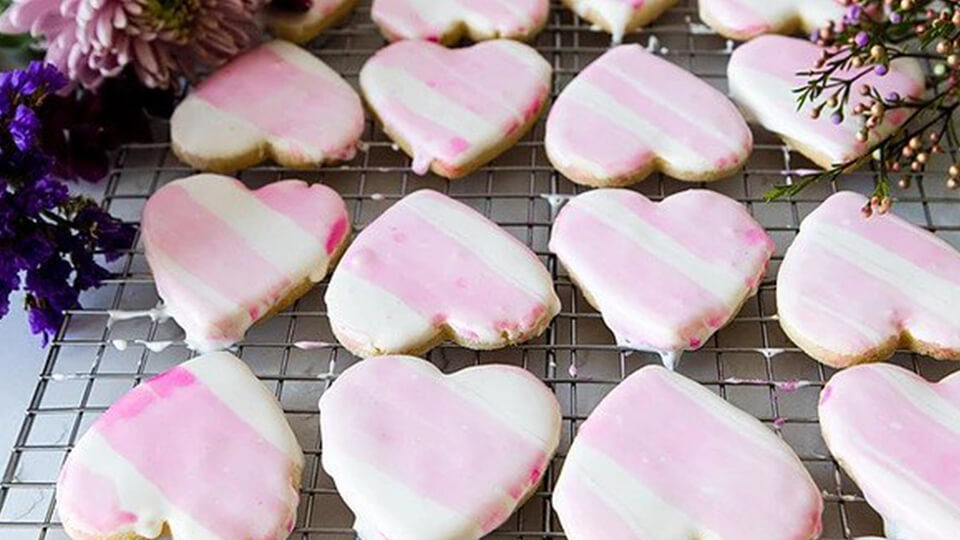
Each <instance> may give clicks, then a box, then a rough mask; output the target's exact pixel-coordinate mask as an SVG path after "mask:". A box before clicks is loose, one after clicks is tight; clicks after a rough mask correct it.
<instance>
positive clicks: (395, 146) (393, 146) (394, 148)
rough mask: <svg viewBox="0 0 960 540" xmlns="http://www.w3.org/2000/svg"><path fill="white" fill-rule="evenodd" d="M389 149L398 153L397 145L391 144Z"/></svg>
mask: <svg viewBox="0 0 960 540" xmlns="http://www.w3.org/2000/svg"><path fill="white" fill-rule="evenodd" d="M390 148H392V149H393V151H394V152H399V151H400V145H399V144H397V143H393V144H391V145H390Z"/></svg>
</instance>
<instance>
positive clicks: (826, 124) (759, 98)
mask: <svg viewBox="0 0 960 540" xmlns="http://www.w3.org/2000/svg"><path fill="white" fill-rule="evenodd" d="M820 53H821V49H820V47H818V46H817V45H815V44H814V43H811V42H810V41H808V40H805V39H798V38H790V37H784V36H773V35H767V36H760V37H758V38H756V39H753V40H751V41H749V42H747V43H745V44H744V45H741V46H740V47H737V49H736V50H734V52H733V55H732V56H731V57H730V64H729V65H728V66H727V79H728V80H729V84H730V94H731V96H732V97H733V100H734V101H735V102H736V103H737V104H738V105H739V106H740V108H741V109H742V110H743V111H744V113H745V114H746V115H747V117H748V118H749V119H750V120H751V121H753V122H756V123H758V124H760V125H761V126H763V127H764V128H766V129H768V130H770V131H772V132H774V133H776V134H777V135H779V136H780V138H782V139H783V140H784V141H786V142H787V143H788V144H789V145H790V146H791V147H793V149H794V150H797V151H798V152H800V153H801V154H803V155H805V156H807V157H808V158H810V160H812V161H813V162H814V163H816V164H817V165H819V166H821V167H823V168H825V169H829V168H832V167H833V166H835V165H839V164H846V163H847V162H850V161H853V160H856V159H857V158H860V157H863V156H864V155H865V154H866V153H867V150H869V149H870V148H873V146H874V145H875V144H876V143H877V142H879V141H880V140H882V139H885V138H887V137H888V136H890V135H891V134H892V133H893V132H894V131H896V129H897V128H898V127H899V126H901V125H903V123H904V122H905V121H906V120H907V118H908V117H909V114H910V111H909V110H908V109H903V108H901V109H889V110H887V111H886V113H885V114H884V117H883V121H882V122H880V124H879V125H878V126H877V127H876V128H875V129H872V130H870V133H869V136H868V137H867V140H865V141H861V140H859V139H858V138H857V132H858V131H860V128H861V127H862V124H863V121H862V116H859V115H857V114H854V112H853V109H854V108H855V107H856V106H857V105H859V104H865V103H866V102H867V99H868V98H867V97H866V96H863V95H861V94H860V91H859V90H860V87H861V86H863V85H869V86H871V87H874V88H875V89H876V90H877V92H879V93H880V95H881V96H882V97H883V98H884V99H889V98H890V96H891V95H893V94H895V95H896V96H897V97H899V98H903V99H919V98H920V97H922V96H923V92H924V80H925V79H924V74H923V70H922V69H921V67H920V64H919V63H918V62H917V61H916V60H915V59H913V58H898V59H896V60H894V61H893V62H891V63H890V68H889V72H887V73H886V74H885V75H882V76H881V75H878V74H877V73H876V72H875V66H866V67H862V68H851V69H849V70H839V71H838V72H836V73H835V74H834V77H835V78H837V79H849V78H852V77H857V82H856V85H855V86H856V88H855V90H856V91H855V92H853V93H852V95H851V97H850V100H849V102H848V104H847V105H846V106H845V108H844V111H843V115H842V118H840V117H837V118H836V120H839V123H835V122H834V118H833V117H832V113H833V111H832V109H827V110H826V111H825V112H824V114H822V115H821V116H820V117H819V118H813V117H812V115H811V111H812V110H813V107H815V106H819V105H821V104H822V103H824V101H825V99H826V97H824V99H821V100H817V101H812V100H808V101H807V103H806V104H805V105H804V106H803V108H802V109H800V110H797V93H796V89H797V88H800V87H803V86H804V85H806V83H807V81H808V79H809V77H808V76H807V75H804V74H803V73H804V72H809V71H810V70H812V69H814V68H815V67H816V62H817V60H818V59H819V58H820Z"/></svg>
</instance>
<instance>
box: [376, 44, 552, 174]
mask: <svg viewBox="0 0 960 540" xmlns="http://www.w3.org/2000/svg"><path fill="white" fill-rule="evenodd" d="M534 66H536V67H534ZM407 78H412V79H415V80H416V81H419V83H420V85H422V87H421V88H419V89H414V88H412V87H411V88H410V89H409V91H406V89H407V88H408V85H409V84H411V83H410V82H408V81H406V80H405V79H407ZM360 81H361V86H362V87H363V90H364V95H365V96H366V99H367V101H368V102H369V104H370V106H371V108H372V109H373V110H375V111H376V113H377V116H378V117H379V118H380V120H381V121H382V122H383V123H384V125H385V126H386V127H387V129H388V131H390V132H391V133H393V134H395V135H396V136H398V137H399V138H400V139H402V140H404V141H406V142H407V144H408V145H409V146H410V147H412V149H413V154H414V170H415V172H417V173H418V174H424V173H426V171H427V169H428V167H429V166H430V163H431V161H433V160H437V161H439V162H440V163H441V164H443V166H444V167H445V168H447V169H451V170H456V169H458V168H459V167H462V166H463V165H465V164H466V163H467V162H470V161H473V160H475V159H476V158H477V157H478V156H479V154H482V153H483V152H484V151H485V150H489V149H491V148H493V147H495V146H497V145H498V144H499V143H500V142H501V141H502V140H503V138H505V137H507V136H509V135H510V134H511V133H513V132H515V131H516V130H517V129H519V128H520V127H522V126H525V125H527V124H529V123H530V122H532V121H533V120H534V119H535V117H536V115H537V114H538V113H539V112H540V109H541V107H542V105H543V103H544V102H545V101H546V99H547V98H548V97H549V90H550V67H549V65H547V64H546V62H545V61H544V60H543V59H542V58H541V57H540V56H539V55H538V54H537V53H536V52H535V51H533V49H530V48H529V47H526V46H524V45H521V44H518V43H514V42H509V41H492V42H486V43H481V44H478V45H474V46H472V47H469V48H465V49H455V50H451V49H446V48H444V47H441V46H439V45H436V44H433V43H427V42H422V41H405V42H400V43H395V44H393V45H390V46H388V47H386V48H384V49H381V50H380V51H378V52H377V54H375V55H374V56H373V58H371V59H370V60H369V61H368V62H367V63H366V64H365V65H364V67H363V70H362V72H361V75H360ZM434 92H435V93H436V94H438V95H439V97H438V96H436V95H434V94H433V93H434ZM464 117H468V118H472V119H473V121H474V122H480V123H482V124H484V126H483V128H482V132H479V133H478V132H475V131H472V130H471V129H470V126H468V125H460V124H458V123H457V122H458V119H462V118H464Z"/></svg>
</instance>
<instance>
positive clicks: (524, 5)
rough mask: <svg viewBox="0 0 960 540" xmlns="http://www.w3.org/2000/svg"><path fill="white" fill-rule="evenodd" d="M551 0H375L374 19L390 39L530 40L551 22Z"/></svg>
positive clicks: (455, 40) (372, 11) (372, 14)
mask: <svg viewBox="0 0 960 540" xmlns="http://www.w3.org/2000/svg"><path fill="white" fill-rule="evenodd" d="M549 12H550V2H549V0H470V1H469V2H464V1H463V0H374V2H373V7H372V8H371V10H370V16H371V17H372V18H373V22H375V23H376V24H377V26H378V27H379V28H380V31H381V32H382V33H383V35H384V37H386V38H387V39H388V40H390V41H399V40H402V39H414V40H424V41H433V42H436V43H443V44H445V45H453V44H454V43H456V42H458V41H460V38H461V37H463V36H464V35H467V36H468V37H469V38H470V39H472V40H473V41H482V40H487V39H495V38H508V39H521V40H527V39H529V38H531V37H533V36H534V35H536V34H537V33H538V32H540V30H541V29H542V28H543V26H544V25H545V24H546V23H547V14H548V13H549Z"/></svg>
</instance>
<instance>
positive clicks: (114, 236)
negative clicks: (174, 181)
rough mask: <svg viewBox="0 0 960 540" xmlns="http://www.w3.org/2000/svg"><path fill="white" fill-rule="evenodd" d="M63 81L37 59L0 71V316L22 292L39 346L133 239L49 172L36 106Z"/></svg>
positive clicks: (52, 163) (125, 226) (40, 106)
mask: <svg viewBox="0 0 960 540" xmlns="http://www.w3.org/2000/svg"><path fill="white" fill-rule="evenodd" d="M65 84H66V79H65V78H64V77H63V75H62V74H60V73H59V72H57V70H56V69H55V68H53V67H52V66H50V65H49V64H43V63H40V62H34V63H32V64H30V66H28V67H27V68H26V69H22V70H16V71H11V72H5V73H0V126H2V130H0V317H3V316H4V315H6V314H7V313H8V312H9V310H10V294H11V293H13V292H14V291H17V290H20V289H21V288H22V289H24V290H25V292H26V298H27V300H26V307H27V310H28V311H29V314H28V322H29V325H30V329H31V331H33V332H34V333H37V334H42V335H43V342H44V344H46V343H47V341H48V340H49V338H50V336H52V335H54V334H55V333H56V332H57V330H58V329H59V328H60V324H61V323H62V322H63V317H64V311H65V310H68V309H72V308H74V307H76V306H77V304H78V302H79V298H80V293H81V292H83V291H85V290H87V289H89V288H91V287H97V286H99V285H100V284H101V283H102V282H103V280H104V279H105V278H107V277H108V276H109V272H108V271H107V270H106V269H105V268H104V267H103V266H102V265H101V263H100V262H99V260H100V259H101V258H102V259H105V260H107V261H110V260H113V259H114V258H116V257H117V256H118V255H119V252H120V251H121V250H124V249H126V248H128V247H129V246H130V245H131V244H132V242H133V236H134V229H133V228H132V227H131V226H130V225H128V224H124V223H123V222H121V221H119V220H117V219H115V218H113V217H112V216H110V215H109V214H107V213H106V212H105V211H103V210H102V209H101V208H100V207H99V206H97V205H96V204H95V203H93V202H92V201H88V200H84V199H80V198H77V197H71V196H70V193H69V190H68V189H67V186H66V185H64V184H63V182H61V179H60V178H59V177H57V176H56V172H55V171H57V170H59V167H57V163H56V161H55V160H54V159H53V158H52V157H51V156H50V155H49V154H48V153H47V152H46V150H45V148H44V146H43V144H42V140H43V139H44V137H42V136H41V135H42V133H43V129H42V128H43V126H42V124H43V122H42V118H43V115H42V114H40V111H41V110H42V109H43V108H44V105H45V102H46V100H47V99H48V97H50V94H51V92H55V91H57V90H59V89H61V88H63V87H64V85H65ZM57 127H59V126H57ZM95 254H97V255H95ZM100 254H102V255H100Z"/></svg>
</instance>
